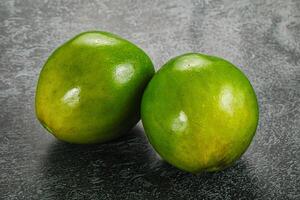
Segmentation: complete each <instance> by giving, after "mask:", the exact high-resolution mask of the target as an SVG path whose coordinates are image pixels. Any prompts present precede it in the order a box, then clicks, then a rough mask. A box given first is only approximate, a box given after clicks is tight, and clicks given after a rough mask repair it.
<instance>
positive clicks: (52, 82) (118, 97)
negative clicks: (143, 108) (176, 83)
mask: <svg viewBox="0 0 300 200" xmlns="http://www.w3.org/2000/svg"><path fill="white" fill-rule="evenodd" d="M153 74H154V68H153V64H152V62H151V60H150V58H149V57H148V56H147V55H146V54H145V53H144V52H143V51H142V50H141V49H140V48H138V47H137V46H136V45H134V44H132V43H131V42H129V41H127V40H125V39H122V38H120V37H119V36H116V35H114V34H112V33H108V32H99V31H91V32H85V33H81V34H79V35H77V36H76V37H74V38H73V39H71V40H69V41H68V42H66V43H65V44H63V45H62V46H60V47H59V48H58V49H56V50H55V51H54V53H53V54H52V55H51V56H50V57H49V58H48V60H47V62H46V63H45V65H44V67H43V69H42V71H41V73H40V76H39V80H38V85H37V89H36V98H35V108H36V115H37V118H38V119H39V121H40V122H41V124H42V125H43V126H44V127H45V128H46V129H47V130H48V131H49V132H51V133H52V134H53V135H54V136H55V137H57V138H58V139H61V140H64V141H67V142H70V143H80V144H86V143H101V142H105V141H109V140H112V139H114V138H117V137H120V136H121V135H122V134H124V133H126V132H128V131H129V130H130V129H131V128H132V127H133V126H134V125H135V124H136V123H137V122H138V121H139V119H140V115H139V112H140V110H139V108H140V101H141V97H142V94H143V91H144V88H145V86H146V84H147V83H148V81H149V80H150V79H151V77H152V76H153Z"/></svg>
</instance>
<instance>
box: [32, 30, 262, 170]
mask: <svg viewBox="0 0 300 200" xmlns="http://www.w3.org/2000/svg"><path fill="white" fill-rule="evenodd" d="M154 73H155V70H154V67H153V64H152V62H151V60H150V58H149V57H148V56H147V55H146V54H145V53H144V52H143V51H142V50H141V49H140V48H138V47H137V46H135V45H134V44H132V43H131V42H129V41H127V40H124V39H122V38H120V37H119V36H116V35H114V34H111V33H107V32H85V33H82V34H79V35H78V36H76V37H74V38H73V39H71V40H69V41H68V42H66V43H65V44H63V45H62V46H60V47H59V48H58V49H57V50H56V51H55V52H54V53H53V54H52V55H51V56H50V58H49V59H48V60H47V62H46V64H45V65H44V67H43V69H42V71H41V73H40V77H39V81H38V86H37V91H36V101H35V105H36V114H37V118H38V119H39V121H40V122H41V124H42V125H43V126H44V127H45V128H46V129H47V130H48V131H49V132H50V133H52V134H53V135H54V136H55V137H57V138H58V139H61V140H64V141H67V142H70V143H80V144H88V143H101V142H106V141H109V140H112V139H114V138H117V137H120V136H121V135H122V134H124V133H126V132H128V131H129V130H130V129H131V128H132V127H133V126H134V125H135V124H136V123H137V122H138V121H139V119H140V113H141V118H142V122H143V125H144V128H145V132H146V134H147V137H148V139H149V141H150V143H151V144H152V146H153V147H154V149H155V150H156V151H157V152H158V153H159V154H160V156H161V157H162V158H163V159H165V160H166V161H167V162H169V163H171V164H172V165H174V166H176V167H178V168H180V169H182V170H185V171H189V172H192V173H198V172H201V171H218V170H221V169H224V168H226V167H228V166H230V165H231V164H232V163H233V162H234V161H235V160H236V159H238V158H239V157H240V156H241V155H242V154H243V153H244V152H245V151H246V149H247V148H248V146H249V144H250V142H251V140H252V138H253V136H254V134H255V130H256V127H257V123H258V104H257V99H256V95H255V92H254V90H253V88H252V86H251V84H250V82H249V81H248V79H247V78H246V76H245V75H244V74H243V73H242V72H241V71H240V70H238V69H237V68H236V67H235V66H234V65H232V64H231V63H229V62H228V61H225V60H223V59H221V58H217V57H214V56H208V55H203V54H198V53H189V54H184V55H181V56H178V57H175V58H173V59H171V60H170V61H168V62H167V63H166V64H165V65H164V66H163V67H162V68H161V69H160V70H159V71H158V72H157V73H156V74H155V75H154ZM140 108H141V109H140Z"/></svg>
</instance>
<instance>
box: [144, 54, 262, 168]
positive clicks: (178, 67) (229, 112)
mask: <svg viewBox="0 0 300 200" xmlns="http://www.w3.org/2000/svg"><path fill="white" fill-rule="evenodd" d="M141 115H142V122H143V125H144V128H145V131H146V134H147V137H148V139H149V141H150V143H151V144H152V146H153V147H154V149H155V150H156V151H157V152H158V153H159V154H160V156H161V157H162V158H163V159H165V160H166V161H167V162H169V163H170V164H172V165H174V166H176V167H178V168H179V169H182V170H185V171H188V172H192V173H198V172H202V171H218V170H222V169H224V168H226V167H228V166H230V165H231V164H232V163H233V162H234V161H235V160H237V159H238V158H239V157H240V156H241V155H242V154H243V153H244V152H245V151H246V149H247V148H248V146H249V144H250V143H251V140H252V138H253V136H254V134H255V131H256V127H257V123H258V104H257V99H256V95H255V92H254V90H253V88H252V86H251V84H250V82H249V80H248V79H247V78H246V76H245V75H244V74H243V73H242V72H241V71H240V70H239V69H237V68H236V67H235V66H234V65H232V64H231V63H229V62H228V61H226V60H223V59H221V58H217V57H214V56H208V55H203V54H198V53H189V54H184V55H181V56H178V57H175V58H173V59H171V60H170V61H168V62H167V63H166V64H165V65H164V66H163V67H162V68H161V69H160V70H159V71H158V73H157V74H156V75H154V77H153V78H152V80H151V81H150V82H149V84H148V86H147V88H146V90H145V92H144V95H143V99H142V108H141Z"/></svg>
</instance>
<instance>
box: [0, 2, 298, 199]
mask: <svg viewBox="0 0 300 200" xmlns="http://www.w3.org/2000/svg"><path fill="white" fill-rule="evenodd" d="M86 30H106V31H111V32H114V33H116V34H119V35H121V36H123V37H124V38H127V39H129V40H131V41H133V42H134V43H136V44H137V45H139V46H140V47H142V48H143V49H144V50H145V51H146V52H148V54H149V56H150V57H151V58H152V59H153V62H154V64H155V66H156V69H158V68H159V66H160V65H162V64H163V63H164V62H166V61H167V60H168V59H170V58H171V57H173V56H176V55H179V54H182V53H185V52H191V51H196V52H203V53H207V54H213V55H217V56H221V57H224V58H225V59H228V60H230V61H231V62H233V63H235V64H236V65H237V66H239V67H240V68H241V69H242V70H243V71H244V72H245V73H246V75H247V76H248V77H249V79H250V80H251V82H252V83H253V86H254V88H255V90H256V93H257V95H258V98H259V103H260V123H259V127H258V130H257V133H256V136H255V138H254V140H253V143H252V145H251V146H250V148H249V149H248V151H247V152H246V154H245V155H244V156H243V157H242V159H241V160H239V161H238V162H237V164H236V165H235V166H233V167H231V168H229V169H227V170H225V171H223V172H220V173H215V174H201V175H198V176H195V175H191V174H188V173H184V172H181V171H179V170H177V169H175V168H173V167H172V166H170V165H168V164H166V163H164V162H162V161H161V160H159V159H158V158H157V156H156V154H155V153H154V152H153V150H152V148H151V147H150V146H149V145H148V142H147V140H146V138H145V136H144V133H143V129H142V127H141V125H139V126H138V127H136V128H135V129H134V130H133V131H132V134H131V135H129V136H127V137H125V138H122V139H120V140H118V141H115V142H111V143H108V144H104V145H94V146H76V145H69V144H65V143H62V142H59V141H57V140H56V139H54V138H53V137H52V136H51V135H50V134H47V133H46V131H45V130H44V129H43V128H42V127H41V125H40V124H39V123H38V122H37V120H36V119H35V115H34V106H33V105H34V94H35V87H36V82H37V79H38V74H39V72H40V70H41V67H42V65H43V63H44V62H45V60H46V59H47V57H48V56H49V55H50V53H51V52H52V51H53V50H54V49H55V48H56V47H58V46H59V45H60V44H62V43H63V42H64V41H66V40H67V39H69V38H71V37H73V36H74V35H76V34H78V33H79V32H82V31H86ZM299 82H300V1H299V0H294V1H292V0H288V1H285V0H282V1H279V0H277V1H275V0H274V1H258V0H255V1H250V0H241V1H229V0H224V1H223V0H205V1H190V0H187V1H159V0H156V1H121V0H120V1H109V0H105V1H96V0H93V1H87V0H86V1H84V0H81V1H80V0H74V1H50V0H49V1H47V0H43V1H37V0H31V1H30V0H20V1H13V0H0V101H1V103H0V108H1V112H0V123H1V124H0V127H1V129H0V130H1V135H0V199H154V198H156V199H197V198H199V199H201V198H207V199H300V191H299V190H300V175H299V173H300V172H299V168H300V166H299V161H300V157H299V155H300V150H299V144H300V139H299V135H300V133H299V129H300V125H299V118H300V115H299V113H300V112H299V107H300V104H299V99H300V94H299V93H300V88H299V85H300V83H299Z"/></svg>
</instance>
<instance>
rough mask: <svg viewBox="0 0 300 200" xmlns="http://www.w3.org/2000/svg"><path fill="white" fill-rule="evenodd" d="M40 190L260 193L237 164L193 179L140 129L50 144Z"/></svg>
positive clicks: (163, 195)
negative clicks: (103, 139) (111, 137)
mask: <svg viewBox="0 0 300 200" xmlns="http://www.w3.org/2000/svg"><path fill="white" fill-rule="evenodd" d="M41 170H42V174H43V176H44V178H43V179H44V180H46V181H44V183H43V184H44V185H43V186H42V187H43V188H50V190H49V191H47V193H49V195H50V196H51V197H53V198H58V199H59V198H63V199H68V198H79V199H94V198H100V199H103V198H109V199H120V198H125V199H126V198H129V199H154V198H157V199H167V198H171V199H187V198H188V199H189V198H194V197H195V198H196V197H197V198H200V197H202V198H208V197H219V198H221V199H224V198H226V197H227V198H228V197H230V198H241V197H247V198H250V199H253V198H255V197H256V196H258V195H261V191H260V190H259V187H258V186H257V183H256V182H255V179H252V178H251V176H250V174H249V172H250V170H249V164H248V163H247V162H246V161H245V160H240V161H238V162H237V164H236V165H234V166H232V167H230V168H228V169H226V170H224V171H222V172H219V173H203V174H199V175H193V174H190V173H187V172H183V171H180V170H178V169H176V168H174V167H172V166H171V165H169V164H167V163H166V162H164V161H163V160H162V159H161V158H160V157H159V156H158V155H157V154H156V153H155V151H154V150H153V149H152V147H151V146H150V145H149V143H148V141H147V139H146V136H145V135H144V132H143V129H142V128H141V127H140V126H137V127H135V128H134V129H133V130H132V131H131V132H130V133H129V134H127V135H125V136H124V137H122V138H120V139H118V140H115V141H112V142H108V143H105V144H99V145H74V144H68V143H64V142H60V141H55V142H54V143H53V144H52V145H51V146H50V148H49V150H48V154H47V156H46V158H45V161H44V163H43V166H42V168H41Z"/></svg>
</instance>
